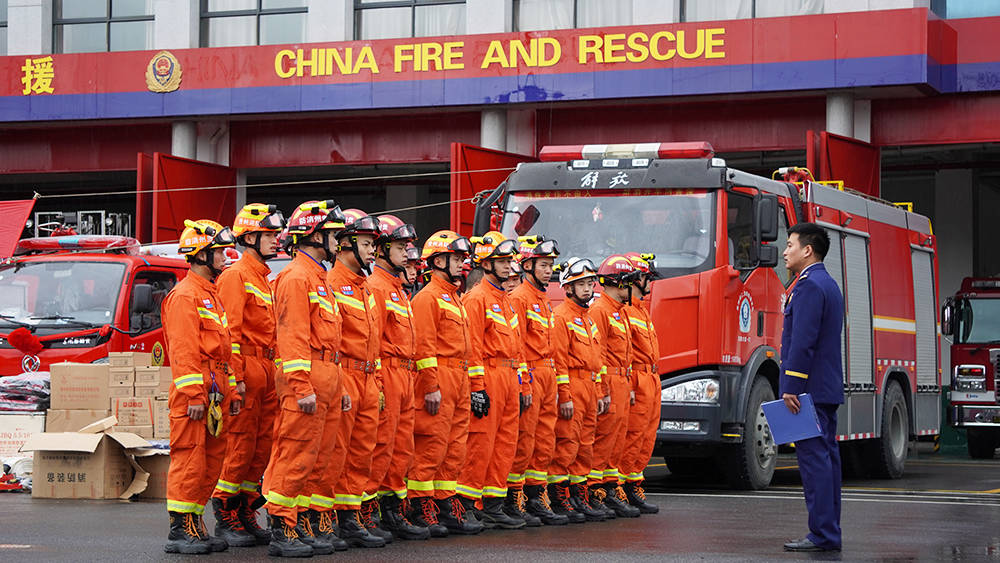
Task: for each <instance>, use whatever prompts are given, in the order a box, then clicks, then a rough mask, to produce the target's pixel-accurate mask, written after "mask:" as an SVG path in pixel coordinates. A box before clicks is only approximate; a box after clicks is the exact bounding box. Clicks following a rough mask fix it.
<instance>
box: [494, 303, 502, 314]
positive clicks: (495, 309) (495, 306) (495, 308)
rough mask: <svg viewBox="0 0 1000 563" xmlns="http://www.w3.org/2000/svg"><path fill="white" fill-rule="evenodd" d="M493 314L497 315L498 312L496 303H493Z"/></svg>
mask: <svg viewBox="0 0 1000 563" xmlns="http://www.w3.org/2000/svg"><path fill="white" fill-rule="evenodd" d="M493 312H495V313H499V312H500V305H498V304H497V303H494V304H493Z"/></svg>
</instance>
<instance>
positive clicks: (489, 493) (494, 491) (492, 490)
mask: <svg viewBox="0 0 1000 563" xmlns="http://www.w3.org/2000/svg"><path fill="white" fill-rule="evenodd" d="M483 496H484V497H505V496H507V487H504V488H502V489H501V488H500V487H483Z"/></svg>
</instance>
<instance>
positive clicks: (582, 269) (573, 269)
mask: <svg viewBox="0 0 1000 563" xmlns="http://www.w3.org/2000/svg"><path fill="white" fill-rule="evenodd" d="M588 270H589V271H590V272H591V273H594V274H596V273H597V268H595V267H594V263H593V262H591V261H590V260H588V259H587V258H584V259H582V260H577V261H576V262H573V265H572V266H570V267H569V270H568V271H567V273H568V274H569V277H576V276H579V275H581V274H584V273H586V272H587V271H588Z"/></svg>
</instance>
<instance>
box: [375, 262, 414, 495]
mask: <svg viewBox="0 0 1000 563" xmlns="http://www.w3.org/2000/svg"><path fill="white" fill-rule="evenodd" d="M368 285H369V286H370V287H371V291H372V294H374V295H375V308H376V310H377V311H378V313H379V323H380V326H381V327H382V351H381V353H380V354H379V356H380V358H381V372H382V384H383V386H384V392H385V409H384V410H383V411H382V413H381V415H380V416H379V420H378V435H377V438H376V441H375V451H374V452H373V453H372V469H371V477H369V479H368V486H367V487H366V488H365V490H367V491H378V494H379V495H380V496H382V495H392V494H394V495H396V496H397V497H399V498H406V474H407V471H408V470H409V469H410V464H411V463H412V462H413V378H414V377H415V375H416V362H415V358H414V354H415V346H414V339H415V336H414V332H413V324H412V322H411V320H412V318H413V308H412V307H410V299H409V297H407V296H406V290H404V289H403V280H401V279H400V278H399V277H398V276H395V275H393V274H391V273H389V272H388V271H386V270H384V269H382V268H380V267H378V266H376V267H375V270H374V271H373V272H372V275H371V276H369V278H368Z"/></svg>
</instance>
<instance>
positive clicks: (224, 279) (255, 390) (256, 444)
mask: <svg viewBox="0 0 1000 563" xmlns="http://www.w3.org/2000/svg"><path fill="white" fill-rule="evenodd" d="M270 273H271V269H270V268H268V267H267V264H265V263H264V262H261V261H260V260H257V259H256V258H253V257H251V256H250V255H248V254H244V255H243V257H242V258H240V259H239V260H238V261H237V262H236V263H235V264H233V265H232V267H230V268H229V269H227V270H226V271H224V272H222V275H220V276H219V279H218V280H217V281H216V286H217V287H218V291H219V297H220V298H221V299H222V304H223V305H225V307H226V314H227V315H228V316H229V333H230V334H231V335H232V340H233V343H232V351H233V356H232V359H231V361H230V362H229V366H230V367H231V368H232V369H233V372H234V375H235V376H236V382H237V383H239V382H241V381H242V382H243V383H244V384H245V385H246V396H245V398H244V400H243V409H242V410H241V411H240V414H238V415H237V416H230V414H229V411H228V410H227V411H225V413H224V414H225V417H226V422H225V424H224V427H225V428H226V432H227V434H228V442H227V445H226V459H225V462H224V463H223V465H222V474H221V475H219V482H218V483H216V485H215V492H214V493H213V496H215V497H217V498H221V499H226V498H229V497H231V496H233V495H236V494H237V493H240V492H242V493H243V494H244V495H245V496H246V497H247V499H248V501H250V502H252V501H254V500H255V499H256V498H257V497H258V493H257V483H258V482H259V481H260V478H261V476H262V475H263V474H264V468H265V467H267V460H268V458H269V457H270V455H271V442H272V438H273V433H274V419H275V413H276V412H277V409H278V397H277V395H276V394H275V392H274V374H275V372H276V371H277V369H276V367H275V364H274V359H275V354H274V352H275V347H276V345H277V338H276V333H275V323H274V298H273V296H272V295H271V284H270V282H269V281H268V279H267V276H268V274H270Z"/></svg>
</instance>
